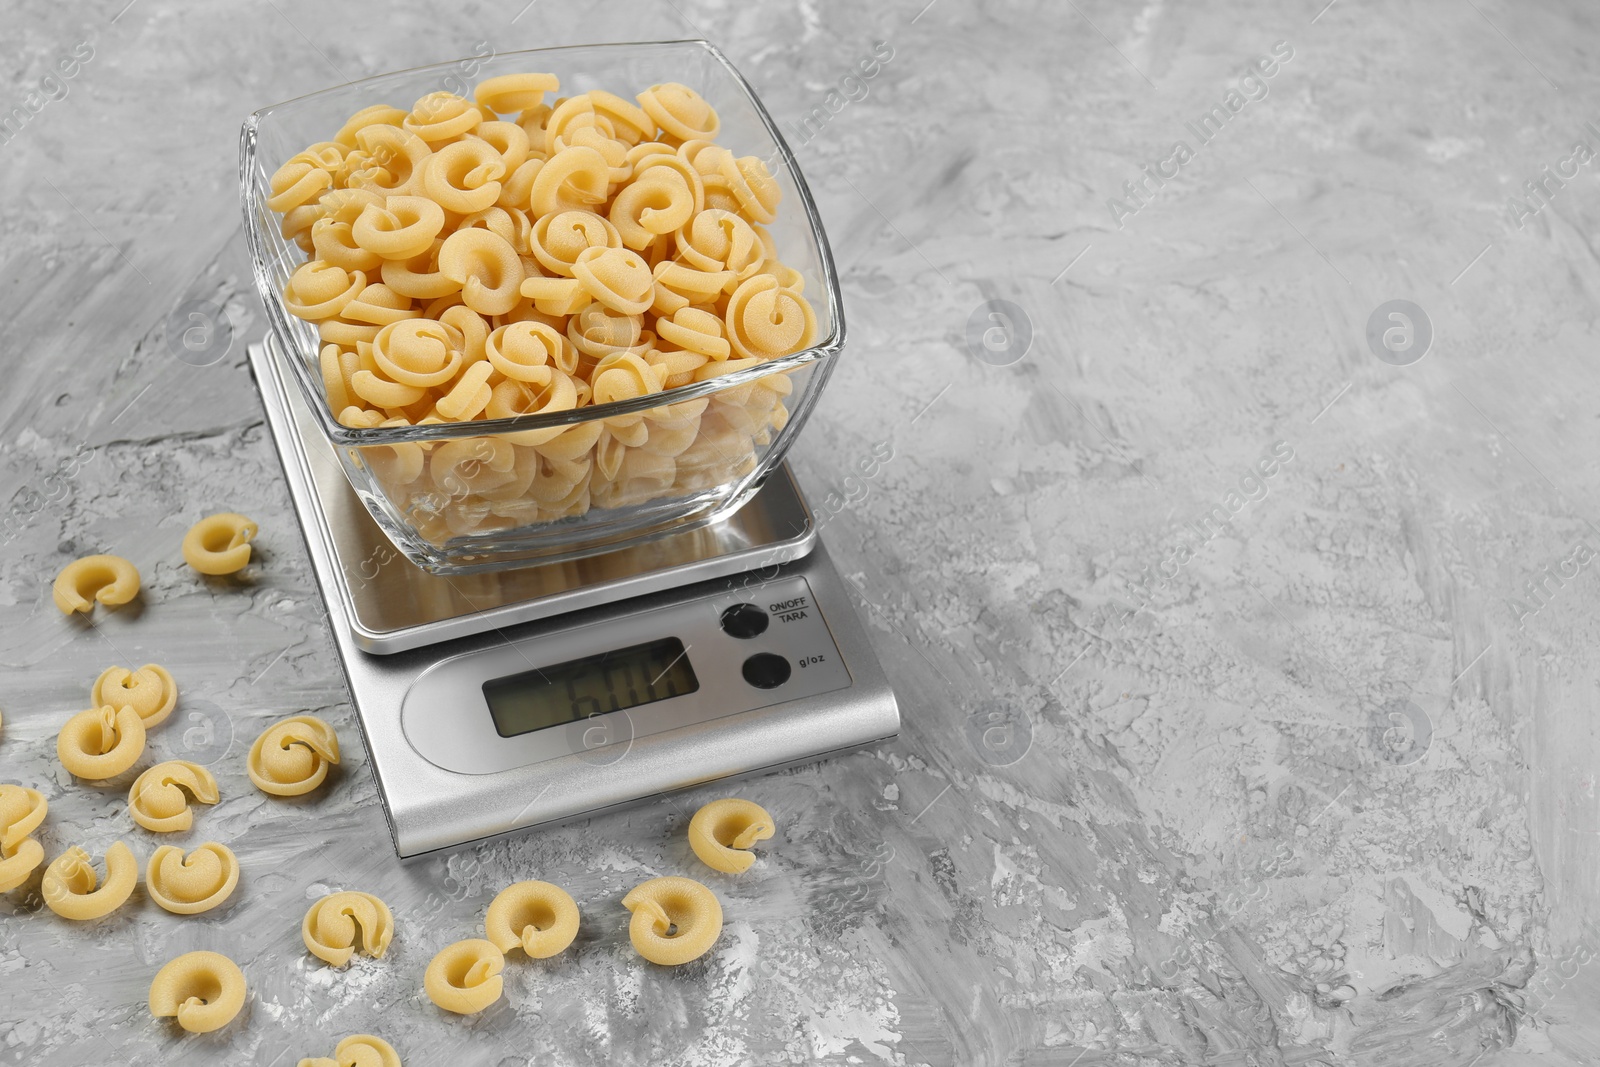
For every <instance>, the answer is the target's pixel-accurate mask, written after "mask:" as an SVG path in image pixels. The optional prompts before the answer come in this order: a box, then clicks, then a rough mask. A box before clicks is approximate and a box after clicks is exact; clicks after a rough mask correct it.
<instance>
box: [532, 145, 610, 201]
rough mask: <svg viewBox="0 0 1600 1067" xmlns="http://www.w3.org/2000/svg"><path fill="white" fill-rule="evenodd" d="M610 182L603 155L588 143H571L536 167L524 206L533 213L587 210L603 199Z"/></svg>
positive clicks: (604, 199)
mask: <svg viewBox="0 0 1600 1067" xmlns="http://www.w3.org/2000/svg"><path fill="white" fill-rule="evenodd" d="M610 185H611V166H610V164H608V163H607V162H606V157H605V156H602V155H601V154H600V153H599V151H597V150H596V149H594V148H591V147H590V146H588V145H571V146H569V147H566V148H563V149H561V151H559V152H557V153H555V154H554V155H552V156H551V157H550V158H549V159H547V160H545V162H544V165H543V166H541V167H540V168H539V173H538V174H537V175H535V177H534V179H533V188H532V190H531V191H530V192H529V194H528V206H529V209H530V210H531V211H532V212H533V214H534V215H535V216H543V215H549V214H553V213H556V212H560V211H581V210H587V209H589V208H592V207H594V206H595V205H597V204H603V203H605V201H606V196H607V194H608V192H609V189H610Z"/></svg>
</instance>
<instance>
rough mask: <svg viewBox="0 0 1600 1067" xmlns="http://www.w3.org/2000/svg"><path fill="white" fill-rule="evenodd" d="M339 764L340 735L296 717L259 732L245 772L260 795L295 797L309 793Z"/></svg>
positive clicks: (309, 719) (313, 718)
mask: <svg viewBox="0 0 1600 1067" xmlns="http://www.w3.org/2000/svg"><path fill="white" fill-rule="evenodd" d="M338 762H339V736H338V735H337V734H335V733H334V732H333V727H331V726H329V725H328V724H327V723H325V722H323V721H322V720H321V719H319V718H317V717H316V716H314V715H295V716H292V717H290V718H287V719H284V720H283V721H281V722H277V723H274V724H273V725H271V726H269V727H267V728H266V729H265V730H263V731H262V733H261V736H260V737H258V738H256V740H255V743H254V744H252V745H251V746H250V758H249V759H248V761H246V763H245V769H246V770H247V771H248V772H249V774H250V780H251V781H252V782H254V783H255V784H256V788H257V789H259V790H261V791H262V792H263V793H270V794H272V795H273V796H277V797H294V796H299V795H301V794H302V793H309V792H311V790H313V789H315V788H316V787H317V786H319V785H321V784H322V782H323V780H324V779H325V778H327V777H328V767H329V766H330V765H332V764H335V763H338Z"/></svg>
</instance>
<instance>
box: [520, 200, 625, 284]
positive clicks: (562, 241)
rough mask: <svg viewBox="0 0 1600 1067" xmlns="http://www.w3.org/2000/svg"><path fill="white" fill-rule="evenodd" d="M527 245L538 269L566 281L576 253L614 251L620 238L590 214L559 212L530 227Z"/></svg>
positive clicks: (604, 220) (607, 225)
mask: <svg viewBox="0 0 1600 1067" xmlns="http://www.w3.org/2000/svg"><path fill="white" fill-rule="evenodd" d="M529 245H530V247H531V248H532V250H533V258H534V259H536V260H538V261H539V266H541V267H543V268H544V269H545V270H547V271H550V272H552V273H554V274H559V275H561V276H562V277H563V278H570V277H572V264H573V261H574V260H576V259H577V258H578V256H579V254H580V253H582V252H583V251H584V250H585V249H589V248H618V247H620V246H621V245H622V236H621V235H620V234H619V233H618V232H617V228H616V227H615V226H613V225H612V224H611V223H610V222H609V221H608V220H607V219H606V218H604V217H603V216H601V215H596V214H595V213H594V212H592V211H562V212H559V213H557V214H554V215H545V216H544V217H542V218H540V219H539V221H538V222H536V223H534V224H533V235H532V239H531V241H530V242H529Z"/></svg>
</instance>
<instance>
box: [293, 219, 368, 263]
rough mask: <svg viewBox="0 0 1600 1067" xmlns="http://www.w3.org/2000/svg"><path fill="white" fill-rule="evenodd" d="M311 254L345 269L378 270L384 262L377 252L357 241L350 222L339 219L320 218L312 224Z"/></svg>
mask: <svg viewBox="0 0 1600 1067" xmlns="http://www.w3.org/2000/svg"><path fill="white" fill-rule="evenodd" d="M311 254H312V256H313V258H315V259H320V260H322V261H323V262H324V263H332V264H333V265H334V266H335V267H343V268H344V269H345V270H376V269H377V268H378V266H379V264H381V263H382V262H383V260H382V259H381V258H380V257H379V256H378V254H377V253H376V252H369V251H367V250H366V249H365V248H362V247H361V245H360V244H359V243H357V241H356V239H355V235H354V233H352V232H351V227H350V223H348V222H340V221H339V220H337V219H318V220H317V221H316V222H315V223H314V224H313V225H312V227H311Z"/></svg>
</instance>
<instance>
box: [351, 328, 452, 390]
mask: <svg viewBox="0 0 1600 1067" xmlns="http://www.w3.org/2000/svg"><path fill="white" fill-rule="evenodd" d="M372 361H373V363H375V364H376V365H377V368H378V370H379V371H381V372H382V374H383V376H384V377H385V378H387V379H388V380H389V381H392V382H398V383H399V384H401V385H409V386H414V387H417V388H422V389H426V388H429V387H432V386H435V385H444V384H445V383H446V382H448V381H450V379H452V378H454V377H455V376H456V372H457V371H459V370H460V369H461V351H460V342H459V339H458V338H454V337H451V336H450V330H449V327H447V326H445V325H444V324H443V323H441V322H435V321H434V320H432V319H404V320H402V321H400V322H391V323H390V324H389V325H387V326H385V327H384V328H383V329H381V330H379V331H378V336H377V337H375V338H373V340H372ZM396 406H398V405H396Z"/></svg>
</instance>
